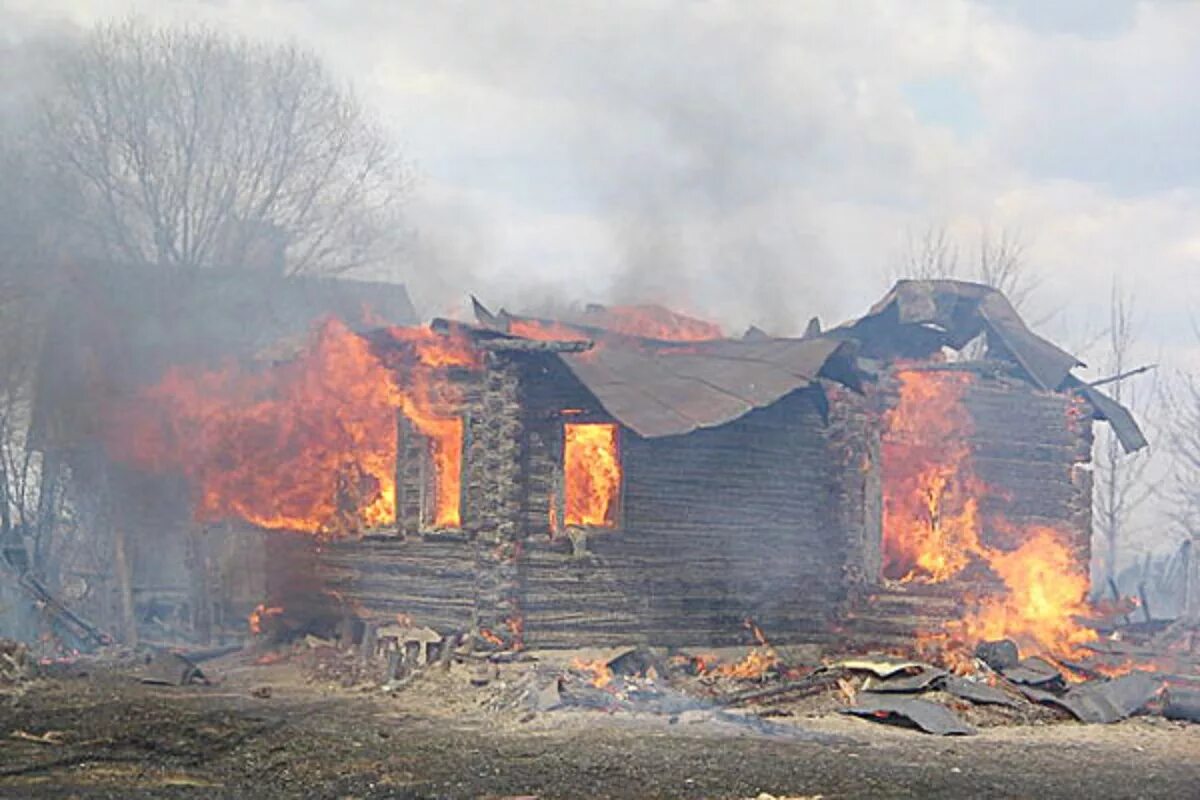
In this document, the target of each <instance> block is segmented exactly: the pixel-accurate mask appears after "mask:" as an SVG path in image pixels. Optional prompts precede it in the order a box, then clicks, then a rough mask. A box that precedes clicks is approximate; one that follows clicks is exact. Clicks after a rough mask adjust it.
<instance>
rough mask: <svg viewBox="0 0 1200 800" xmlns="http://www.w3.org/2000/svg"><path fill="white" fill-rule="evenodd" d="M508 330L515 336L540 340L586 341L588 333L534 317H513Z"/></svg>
mask: <svg viewBox="0 0 1200 800" xmlns="http://www.w3.org/2000/svg"><path fill="white" fill-rule="evenodd" d="M508 332H509V333H511V334H512V335H513V336H521V337H524V338H526V339H536V340H538V341H540V342H545V341H551V342H586V341H588V337H587V334H585V333H584V332H583V331H581V330H579V329H578V328H572V327H571V326H569V325H564V324H562V323H558V322H540V321H538V320H532V319H511V320H509V321H508Z"/></svg>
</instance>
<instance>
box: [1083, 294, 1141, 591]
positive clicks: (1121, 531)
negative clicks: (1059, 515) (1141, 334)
mask: <svg viewBox="0 0 1200 800" xmlns="http://www.w3.org/2000/svg"><path fill="white" fill-rule="evenodd" d="M1137 329H1138V323H1137V314H1136V298H1135V297H1134V295H1133V294H1132V293H1131V292H1129V291H1127V290H1124V289H1122V288H1121V286H1120V285H1119V284H1118V282H1117V280H1116V278H1115V277H1114V279H1113V283H1112V289H1111V294H1110V298H1109V320H1108V342H1107V348H1106V350H1107V354H1106V359H1105V362H1104V368H1105V372H1106V373H1107V374H1108V375H1121V374H1123V373H1125V372H1127V371H1128V370H1129V369H1131V368H1132V367H1134V366H1136V365H1135V364H1133V363H1132V358H1133V356H1134V350H1135V348H1136V345H1137V335H1138V330H1137ZM1137 380H1139V379H1138V378H1133V379H1129V380H1126V379H1121V380H1116V381H1114V382H1112V383H1109V384H1106V386H1105V391H1106V392H1108V394H1109V395H1110V396H1111V397H1112V398H1113V399H1114V400H1116V401H1117V402H1118V403H1121V404H1122V405H1125V406H1126V407H1127V408H1129V409H1130V410H1131V411H1133V412H1134V413H1135V415H1137V416H1138V417H1139V418H1141V419H1143V420H1145V419H1146V418H1147V417H1148V416H1149V415H1148V414H1146V413H1144V412H1146V411H1147V408H1148V406H1149V402H1150V400H1151V399H1152V398H1153V397H1154V395H1155V391H1154V386H1153V385H1151V386H1150V387H1148V391H1147V390H1146V389H1143V390H1142V391H1140V392H1139V391H1138V389H1139V386H1138V384H1137V383H1135V382H1134V381H1137ZM1150 380H1153V378H1150ZM1148 464H1149V452H1148V450H1142V451H1140V452H1138V453H1133V454H1130V455H1127V454H1125V453H1124V451H1123V450H1122V448H1121V445H1120V443H1119V442H1118V441H1117V437H1116V434H1115V433H1114V432H1113V430H1112V428H1111V427H1108V426H1105V427H1104V428H1103V429H1102V431H1101V433H1100V435H1099V437H1098V438H1097V445H1096V459H1095V461H1094V468H1095V476H1096V479H1095V483H1094V486H1095V490H1094V491H1095V493H1094V501H1093V524H1094V527H1095V530H1096V532H1097V533H1098V534H1100V537H1101V538H1102V539H1103V541H1104V566H1103V573H1104V579H1105V581H1112V580H1115V578H1116V575H1117V560H1118V557H1119V556H1120V554H1121V552H1122V550H1123V549H1124V548H1126V547H1128V545H1129V541H1128V540H1129V537H1130V535H1131V534H1132V533H1133V524H1134V523H1133V517H1134V515H1135V513H1136V512H1137V510H1138V508H1139V507H1141V506H1142V505H1143V504H1144V503H1145V502H1146V501H1147V500H1148V499H1149V498H1150V497H1151V495H1152V487H1151V486H1149V485H1148V483H1147V481H1146V467H1147V465H1148Z"/></svg>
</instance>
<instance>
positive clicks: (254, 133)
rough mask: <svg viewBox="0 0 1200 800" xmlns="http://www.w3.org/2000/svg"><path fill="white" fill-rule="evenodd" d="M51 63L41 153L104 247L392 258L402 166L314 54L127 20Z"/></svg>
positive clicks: (289, 261) (200, 259)
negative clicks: (77, 190) (74, 194)
mask: <svg viewBox="0 0 1200 800" xmlns="http://www.w3.org/2000/svg"><path fill="white" fill-rule="evenodd" d="M52 69H53V74H52V77H53V79H54V81H53V84H52V86H51V87H50V91H49V93H48V95H47V97H46V102H45V107H44V114H43V116H44V126H43V130H42V136H43V141H44V143H45V148H46V155H47V156H48V157H49V158H48V160H49V161H50V163H53V164H56V165H59V166H60V168H61V169H62V170H63V171H64V173H65V174H67V175H68V176H69V177H71V178H74V179H75V180H77V181H78V183H79V185H80V187H81V191H82V192H83V195H84V198H85V199H86V203H84V204H83V206H82V210H81V213H80V215H79V222H80V223H82V224H83V225H84V226H86V228H87V229H88V230H89V231H90V232H91V233H92V234H93V235H94V236H95V237H96V238H97V240H98V241H99V242H101V243H102V244H103V245H104V247H105V249H106V251H107V254H108V255H109V256H110V257H111V258H114V259H118V260H125V261H129V262H134V263H144V264H156V265H162V266H166V267H174V268H180V269H184V270H194V269H202V268H206V267H214V266H216V267H241V266H246V265H251V264H255V263H259V264H265V265H268V266H270V267H272V268H279V269H280V270H281V271H284V270H286V271H287V272H289V273H329V272H339V271H344V270H348V269H354V268H358V267H362V266H365V265H369V264H372V263H376V262H378V261H379V260H381V259H384V258H387V257H390V256H394V254H395V247H396V246H397V244H396V242H397V241H398V239H397V238H396V236H395V234H396V232H397V230H398V226H397V224H396V222H397V213H398V207H399V204H400V202H401V200H402V198H403V196H404V194H405V193H406V191H407V188H408V177H407V172H406V169H405V166H404V164H403V162H402V160H401V159H400V157H399V154H398V152H397V150H396V148H395V146H394V145H393V143H392V141H391V140H390V139H389V138H388V137H387V136H386V135H385V134H384V133H383V131H382V129H381V128H380V127H379V126H378V125H377V124H376V123H375V122H373V121H372V120H371V118H370V117H369V116H368V114H367V113H366V112H365V111H364V109H363V108H362V106H360V104H359V103H358V101H357V100H356V98H355V97H354V95H353V94H352V93H351V92H350V91H349V90H348V89H347V88H344V87H343V86H341V85H339V83H338V82H337V81H335V80H334V79H333V78H332V77H331V75H330V73H329V71H328V70H327V69H326V67H325V66H324V65H323V63H322V62H321V60H320V59H319V58H318V57H317V56H316V55H314V54H313V53H312V52H310V51H308V50H305V49H302V48H301V47H298V46H296V45H289V46H271V45H265V44H258V43H253V42H249V41H246V40H243V39H237V38H232V37H229V36H226V35H223V34H220V33H218V32H216V31H214V30H210V29H207V28H201V27H187V28H158V27H152V26H149V25H147V24H145V23H143V22H140V21H137V20H130V21H124V22H120V23H113V24H105V25H101V26H99V27H97V28H96V29H94V30H93V31H91V32H90V33H89V34H88V35H87V36H86V37H85V38H84V39H83V41H82V42H80V43H78V44H77V45H73V46H68V47H64V48H62V49H61V50H60V52H59V53H58V54H57V57H56V58H54V59H53V68H52ZM280 262H282V263H280Z"/></svg>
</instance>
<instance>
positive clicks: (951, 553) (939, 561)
mask: <svg viewBox="0 0 1200 800" xmlns="http://www.w3.org/2000/svg"><path fill="white" fill-rule="evenodd" d="M897 377H898V378H899V380H900V398H899V402H898V403H897V404H896V405H895V407H893V408H892V409H891V410H890V411H888V413H887V414H886V415H885V418H884V425H885V429H886V430H887V436H886V437H885V439H884V441H883V463H884V470H885V475H886V480H885V481H884V492H883V530H884V538H883V574H884V577H887V578H892V579H894V580H899V581H901V582H905V583H907V582H910V581H911V582H917V583H940V582H942V581H945V580H947V579H948V578H951V577H953V576H954V575H957V574H958V573H959V572H961V571H962V569H963V568H964V567H966V566H967V563H968V562H969V560H970V558H971V556H973V555H976V554H977V553H978V552H979V504H978V500H977V495H978V494H980V493H981V492H980V488H981V487H980V486H979V485H978V481H976V480H975V477H974V472H973V471H972V470H971V469H970V468H969V466H968V465H969V463H970V457H971V453H970V449H969V447H968V445H967V439H966V432H968V431H969V430H970V428H971V421H970V418H969V417H968V416H967V412H966V409H965V407H964V406H963V403H962V398H963V394H964V393H965V391H966V388H967V384H968V382H969V377H968V376H967V375H966V374H965V373H950V372H917V371H911V370H908V371H902V372H900V373H899V374H898V375H897Z"/></svg>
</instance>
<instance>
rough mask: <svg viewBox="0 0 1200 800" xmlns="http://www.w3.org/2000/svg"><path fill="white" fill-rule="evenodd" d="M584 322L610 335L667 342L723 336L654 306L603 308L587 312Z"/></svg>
mask: <svg viewBox="0 0 1200 800" xmlns="http://www.w3.org/2000/svg"><path fill="white" fill-rule="evenodd" d="M585 321H586V322H587V324H589V325H595V326H596V327H598V328H604V329H605V330H610V331H612V332H614V333H622V334H625V335H626V336H638V337H641V338H644V339H661V340H663V341H669V342H698V341H705V340H709V339H721V338H723V337H724V335H725V334H724V332H723V331H722V330H721V326H720V325H717V324H715V323H712V322H707V321H705V320H702V319H695V318H694V317H688V316H685V315H683V314H680V313H678V312H675V311H671V310H670V309H667V308H663V307H662V306H654V305H637V306H605V307H604V308H597V309H594V310H590V311H589V312H588V314H587V315H586V317H585Z"/></svg>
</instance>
